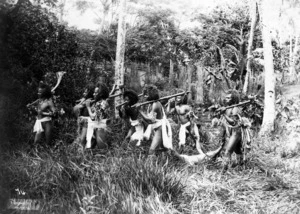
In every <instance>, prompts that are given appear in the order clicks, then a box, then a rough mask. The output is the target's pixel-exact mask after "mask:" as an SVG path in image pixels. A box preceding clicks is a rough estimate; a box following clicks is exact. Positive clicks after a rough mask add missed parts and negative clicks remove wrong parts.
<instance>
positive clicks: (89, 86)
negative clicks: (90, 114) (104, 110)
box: [84, 83, 95, 99]
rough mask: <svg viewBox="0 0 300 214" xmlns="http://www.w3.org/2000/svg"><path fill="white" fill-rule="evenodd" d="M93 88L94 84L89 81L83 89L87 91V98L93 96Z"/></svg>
mask: <svg viewBox="0 0 300 214" xmlns="http://www.w3.org/2000/svg"><path fill="white" fill-rule="evenodd" d="M94 89H95V85H94V84H92V83H89V84H88V85H87V86H86V87H85V89H84V90H87V91H88V94H87V96H86V98H87V99H89V98H93V94H94Z"/></svg>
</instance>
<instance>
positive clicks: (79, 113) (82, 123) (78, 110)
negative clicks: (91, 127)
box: [73, 84, 94, 145]
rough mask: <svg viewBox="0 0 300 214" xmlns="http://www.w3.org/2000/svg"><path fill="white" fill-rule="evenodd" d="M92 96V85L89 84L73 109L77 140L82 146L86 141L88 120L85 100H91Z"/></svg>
mask: <svg viewBox="0 0 300 214" xmlns="http://www.w3.org/2000/svg"><path fill="white" fill-rule="evenodd" d="M93 94H94V85H92V84H89V85H88V86H87V87H86V88H85V89H84V92H83V97H82V98H81V99H80V100H79V103H78V104H76V105H75V106H74V108H73V110H74V113H75V114H76V117H77V126H78V127H77V133H78V140H79V143H80V144H81V145H84V143H85V140H86V133H87V127H88V119H89V118H90V115H89V112H88V109H87V107H86V105H85V103H86V101H87V100H91V99H92V98H93Z"/></svg>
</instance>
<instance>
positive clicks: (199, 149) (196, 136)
mask: <svg viewBox="0 0 300 214" xmlns="http://www.w3.org/2000/svg"><path fill="white" fill-rule="evenodd" d="M191 128H193V133H192V134H193V135H194V139H195V140H196V149H197V151H198V152H199V154H204V153H203V151H202V149H201V146H200V135H199V129H198V127H197V125H196V124H194V125H193V126H192V127H191Z"/></svg>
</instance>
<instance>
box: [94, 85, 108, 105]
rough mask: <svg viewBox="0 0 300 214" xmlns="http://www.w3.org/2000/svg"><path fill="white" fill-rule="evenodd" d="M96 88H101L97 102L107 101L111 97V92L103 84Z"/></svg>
mask: <svg viewBox="0 0 300 214" xmlns="http://www.w3.org/2000/svg"><path fill="white" fill-rule="evenodd" d="M96 88H99V94H98V95H97V97H96V101H99V100H101V99H103V100H105V99H107V98H108V97H109V90H108V88H107V86H106V85H105V84H103V83H97V85H96V87H95V89H96Z"/></svg>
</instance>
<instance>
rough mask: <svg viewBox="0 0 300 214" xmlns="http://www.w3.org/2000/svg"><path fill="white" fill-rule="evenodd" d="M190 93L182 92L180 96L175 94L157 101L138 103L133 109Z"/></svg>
mask: <svg viewBox="0 0 300 214" xmlns="http://www.w3.org/2000/svg"><path fill="white" fill-rule="evenodd" d="M188 93H190V91H187V92H181V93H178V94H173V95H169V96H165V97H162V98H159V99H157V100H151V101H146V102H143V103H136V104H134V105H132V106H131V107H136V106H144V105H147V104H151V103H154V102H157V101H161V100H167V99H171V98H173V97H178V96H182V95H184V94H188Z"/></svg>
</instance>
